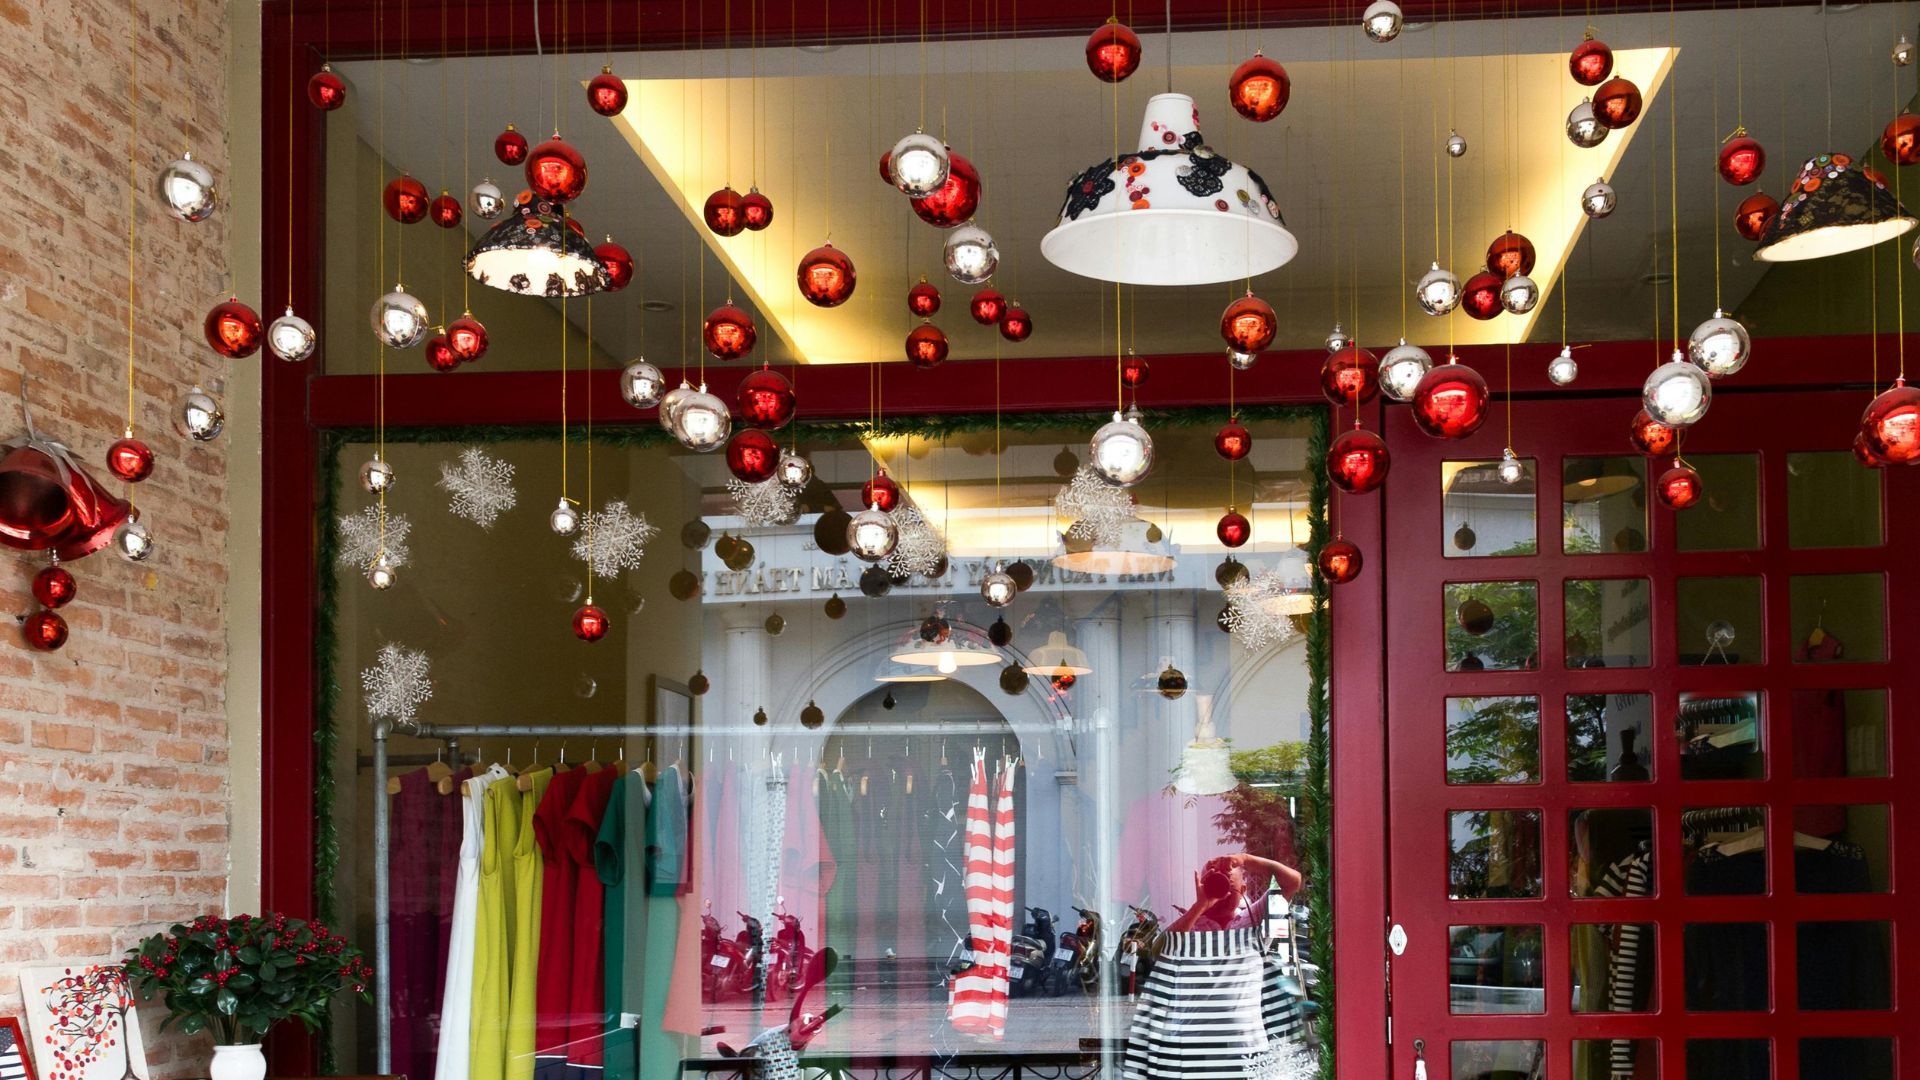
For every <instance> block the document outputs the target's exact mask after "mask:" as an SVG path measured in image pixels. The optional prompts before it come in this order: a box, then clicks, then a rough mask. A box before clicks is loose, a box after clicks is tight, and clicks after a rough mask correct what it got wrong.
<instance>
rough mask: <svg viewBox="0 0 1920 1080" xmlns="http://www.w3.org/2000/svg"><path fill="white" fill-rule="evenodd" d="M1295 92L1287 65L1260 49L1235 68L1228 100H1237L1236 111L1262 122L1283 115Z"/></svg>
mask: <svg viewBox="0 0 1920 1080" xmlns="http://www.w3.org/2000/svg"><path fill="white" fill-rule="evenodd" d="M1292 95H1293V82H1292V80H1290V79H1288V78H1287V69H1286V68H1283V67H1281V66H1280V65H1279V63H1278V62H1276V61H1274V60H1272V59H1270V58H1268V57H1266V56H1263V55H1261V54H1260V53H1259V52H1255V53H1254V54H1253V56H1251V57H1250V58H1248V60H1247V62H1246V63H1244V64H1241V65H1240V66H1239V67H1237V68H1235V69H1234V70H1233V76H1232V77H1231V78H1229V79H1228V80H1227V100H1228V101H1229V102H1232V103H1233V111H1234V112H1237V113H1239V114H1240V115H1241V116H1244V117H1246V118H1247V119H1249V120H1253V121H1256V122H1259V123H1265V122H1266V121H1268V120H1271V119H1273V118H1274V117H1276V116H1279V115H1280V113H1281V112H1282V111H1283V110H1285V109H1286V107H1287V99H1288V98H1289V97H1291V96H1292Z"/></svg>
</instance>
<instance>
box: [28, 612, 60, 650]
mask: <svg viewBox="0 0 1920 1080" xmlns="http://www.w3.org/2000/svg"><path fill="white" fill-rule="evenodd" d="M20 632H21V634H22V635H24V636H25V637H26V639H27V646H28V647H29V648H31V649H33V650H34V651H36V652H52V651H53V650H55V649H58V648H59V647H60V646H62V645H65V644H66V643H67V620H65V619H63V618H61V617H60V613H59V612H57V611H47V610H45V609H42V610H40V611H36V612H34V613H33V614H31V615H29V616H27V617H26V620H25V621H24V622H22V623H21V624H20Z"/></svg>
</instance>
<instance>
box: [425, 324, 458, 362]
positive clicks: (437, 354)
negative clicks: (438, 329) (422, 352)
mask: <svg viewBox="0 0 1920 1080" xmlns="http://www.w3.org/2000/svg"><path fill="white" fill-rule="evenodd" d="M426 357H427V366H428V367H430V368H432V369H433V370H435V371H452V370H453V369H454V368H457V367H459V366H460V354H459V353H456V352H454V351H453V339H452V338H450V337H448V336H447V335H446V334H444V333H442V334H435V335H433V336H432V337H430V338H428V339H427V344H426Z"/></svg>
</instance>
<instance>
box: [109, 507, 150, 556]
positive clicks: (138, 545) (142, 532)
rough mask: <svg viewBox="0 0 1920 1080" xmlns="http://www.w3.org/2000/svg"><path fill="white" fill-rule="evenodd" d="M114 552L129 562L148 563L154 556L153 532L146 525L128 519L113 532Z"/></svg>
mask: <svg viewBox="0 0 1920 1080" xmlns="http://www.w3.org/2000/svg"><path fill="white" fill-rule="evenodd" d="M113 550H115V551H117V552H119V553H120V557H121V558H123V559H125V560H127V561H128V562H146V561H147V557H148V556H150V555H152V554H153V532H152V530H150V529H148V528H147V527H146V526H145V525H142V524H140V522H138V521H136V520H134V519H133V518H128V519H127V520H125V521H123V522H121V523H120V527H119V528H117V529H115V530H113Z"/></svg>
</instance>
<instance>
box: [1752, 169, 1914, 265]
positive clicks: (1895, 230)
mask: <svg viewBox="0 0 1920 1080" xmlns="http://www.w3.org/2000/svg"><path fill="white" fill-rule="evenodd" d="M1915 224H1920V222H1916V221H1915V220H1914V217H1913V215H1912V214H1911V213H1909V212H1908V211H1907V208H1906V207H1904V206H1902V205H1900V200H1898V199H1896V198H1894V197H1893V193H1892V192H1891V191H1889V190H1887V183H1886V179H1885V178H1884V177H1882V176H1880V174H1878V173H1874V174H1872V175H1869V174H1868V173H1867V172H1866V171H1864V170H1862V169H1861V168H1860V167H1859V166H1857V165H1855V164H1854V161H1853V159H1852V158H1851V157H1849V156H1848V155H1846V154H1819V155H1817V156H1815V157H1811V158H1808V159H1807V163H1806V164H1805V165H1803V166H1801V167H1800V176H1799V177H1798V178H1797V179H1795V180H1794V182H1793V187H1792V189H1791V190H1790V191H1789V192H1788V193H1787V197H1786V199H1785V200H1784V201H1782V202H1781V204H1780V212H1779V213H1778V214H1776V215H1775V216H1774V219H1773V221H1772V222H1771V223H1770V224H1769V225H1768V226H1767V231H1766V233H1765V234H1763V235H1762V236H1761V238H1760V246H1759V247H1758V248H1756V249H1755V250H1754V253H1753V257H1754V258H1756V259H1759V260H1760V261H1761V262H1796V261H1799V260H1801V259H1820V258H1825V257H1826V256H1828V255H1843V254H1845V253H1847V252H1849V251H1859V250H1860V249H1861V248H1867V247H1872V246H1873V245H1875V244H1878V243H1880V242H1881V241H1883V240H1891V239H1893V238H1894V237H1896V236H1899V235H1901V234H1903V233H1905V232H1907V231H1908V230H1910V229H1912V228H1913V227H1914V225H1915Z"/></svg>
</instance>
